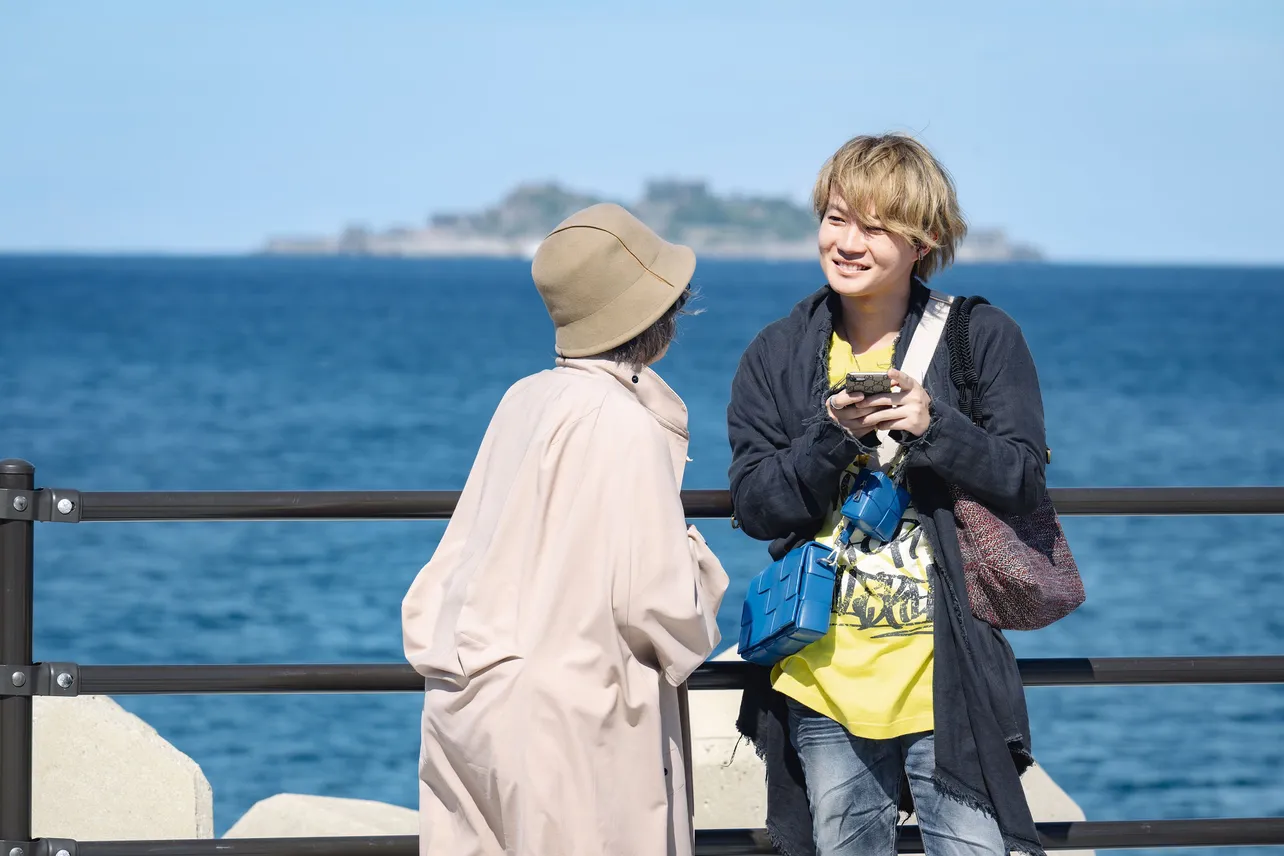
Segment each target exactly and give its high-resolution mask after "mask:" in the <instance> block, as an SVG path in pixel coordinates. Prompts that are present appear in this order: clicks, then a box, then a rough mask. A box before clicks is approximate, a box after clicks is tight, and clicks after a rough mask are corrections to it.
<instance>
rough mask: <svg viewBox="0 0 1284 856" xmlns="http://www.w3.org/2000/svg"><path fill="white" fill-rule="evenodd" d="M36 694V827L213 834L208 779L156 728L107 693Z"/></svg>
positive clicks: (59, 834) (42, 832) (91, 832)
mask: <svg viewBox="0 0 1284 856" xmlns="http://www.w3.org/2000/svg"><path fill="white" fill-rule="evenodd" d="M33 702H34V703H33V706H32V707H33V713H32V720H33V725H32V731H33V744H32V752H31V760H32V782H33V788H32V791H33V792H32V801H31V803H32V805H31V829H32V834H33V835H35V836H36V837H45V838H72V839H76V840H78V841H125V840H132V839H139V840H141V839H166V838H212V837H213V835H214V797H213V793H212V792H211V790H210V783H209V782H208V781H207V780H206V778H205V774H204V773H202V772H201V768H200V767H199V766H197V764H196V762H195V761H193V760H192V759H191V758H189V757H187V756H186V755H184V754H183V753H182V752H179V751H178V750H177V749H175V748H174V747H173V746H172V745H170V744H169V742H167V741H166V740H165V739H164V738H163V737H161V736H160V735H159V734H157V733H156V729H154V728H152V727H151V726H150V725H148V724H147V723H146V722H144V721H143V720H142V719H139V718H138V717H137V716H134V715H133V714H132V713H129V712H128V711H126V710H125V709H124V708H122V707H121V706H120V705H118V704H116V702H114V701H112V700H111V699H110V698H107V697H105V696H76V697H72V698H44V697H37V698H35V699H34V700H33Z"/></svg>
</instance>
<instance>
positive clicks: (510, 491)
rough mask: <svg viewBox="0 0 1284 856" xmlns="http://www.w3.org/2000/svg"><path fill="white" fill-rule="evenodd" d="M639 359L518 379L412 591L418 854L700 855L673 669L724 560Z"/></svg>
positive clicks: (405, 623)
mask: <svg viewBox="0 0 1284 856" xmlns="http://www.w3.org/2000/svg"><path fill="white" fill-rule="evenodd" d="M636 377H637V380H636V382H635V381H634V380H633V378H634V373H633V372H632V371H630V370H629V369H627V368H623V367H620V366H618V365H616V364H615V363H613V362H610V361H605V360H593V359H587V360H586V359H576V360H559V361H558V364H557V367H556V368H554V369H551V370H548V371H544V372H540V373H538V374H536V375H532V376H530V377H528V378H525V379H523V380H521V381H519V382H518V383H517V384H515V385H514V386H513V387H512V388H511V389H510V390H509V391H508V393H507V394H506V395H505V396H504V399H503V401H502V402H501V403H500V405H499V408H498V410H497V411H496V413H495V415H494V417H493V419H492V421H491V424H490V427H489V429H488V430H487V432H486V436H485V439H484V440H483V441H482V445H481V449H480V451H479V452H478V455H477V459H476V461H475V463H474V465H473V469H472V472H471V473H470V475H469V477H468V482H467V485H466V486H465V488H464V491H463V494H462V496H461V497H460V502H459V506H458V509H457V510H456V512H455V515H454V517H453V518H452V519H451V522H450V524H449V526H448V527H447V529H446V533H445V535H444V536H443V538H442V541H441V544H440V545H439V546H438V548H437V551H436V552H435V553H434V554H433V557H432V559H431V561H429V562H428V564H427V565H425V566H424V567H423V569H422V570H421V571H420V572H419V575H418V576H417V577H416V578H415V581H414V583H413V584H412V585H411V587H410V590H409V592H408V593H407V594H406V597H405V599H404V601H403V603H402V628H403V636H404V642H405V651H406V657H407V659H408V660H409V661H410V662H411V664H413V665H414V667H415V669H416V670H417V671H419V673H420V674H422V675H424V677H425V686H426V693H425V703H424V712H423V742H422V747H421V750H420V762H419V778H420V789H419V793H420V836H421V837H420V853H421V854H425V856H426V854H434V856H474V854H475V855H476V856H499V854H518V855H519V856H561V854H565V856H603V854H612V856H631V855H632V854H637V856H665V854H675V856H688V854H690V852H691V847H692V843H691V842H692V829H691V815H690V809H689V805H688V798H687V792H686V781H685V775H684V770H685V764H684V760H683V757H682V738H681V731H680V720H679V712H678V711H679V707H678V694H677V690H676V689H675V687H677V686H679V685H680V684H682V683H683V681H685V680H686V678H687V677H688V676H689V675H690V674H691V673H692V672H693V671H694V670H695V668H696V667H697V666H699V665H700V664H701V663H702V662H703V661H704V659H705V658H706V657H707V656H708V655H709V654H710V652H711V651H712V650H713V647H714V646H715V645H716V644H717V642H718V638H719V637H718V629H717V624H716V617H717V611H718V606H719V604H720V603H721V601H722V595H723V593H724V591H725V590H726V587H727V575H726V573H725V572H724V571H723V569H722V566H721V565H720V564H719V562H718V560H717V559H716V558H715V557H714V555H713V554H712V552H711V551H710V550H709V548H708V546H707V545H706V544H705V543H704V540H703V538H701V537H700V535H699V533H698V532H695V530H694V529H690V530H688V528H687V526H686V523H685V520H684V517H683V512H682V505H681V499H680V496H679V488H680V485H681V482H682V472H683V468H684V465H685V462H686V460H687V457H686V452H687V428H686V421H687V420H686V407H685V405H683V403H682V400H681V399H680V398H678V396H677V395H676V394H675V393H674V392H673V391H672V390H670V389H669V387H668V386H666V385H665V384H664V382H663V381H662V380H660V378H659V376H658V375H656V374H655V373H654V372H652V371H650V370H649V369H648V370H644V371H641V372H639V373H637V375H636Z"/></svg>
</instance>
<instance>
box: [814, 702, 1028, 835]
mask: <svg viewBox="0 0 1284 856" xmlns="http://www.w3.org/2000/svg"><path fill="white" fill-rule="evenodd" d="M789 739H790V741H791V742H792V743H793V745H794V749H795V750H797V752H798V757H799V758H800V759H801V761H802V766H803V775H804V776H805V778H806V781H807V800H808V802H809V803H810V804H811V813H812V822H813V828H812V837H813V839H814V840H815V842H816V853H817V856H895V854H896V819H897V813H898V809H897V806H898V805H899V803H900V786H901V771H902V770H904V772H905V773H906V775H907V777H908V778H909V785H910V793H911V794H912V795H913V797H914V809H915V813H916V814H917V816H918V826H919V829H921V830H922V833H923V848H924V850H926V852H927V856H1006V854H1007V850H1006V849H1005V848H1004V846H1003V835H1002V833H1000V832H999V826H998V824H997V823H996V822H995V820H994V818H992V817H990V816H989V815H987V814H985V813H984V812H980V811H977V810H976V809H974V808H972V807H970V806H967V805H965V804H963V803H961V802H959V801H958V800H954V799H950V798H948V797H946V796H944V795H943V794H941V793H940V792H939V791H938V790H937V789H936V787H935V786H934V785H933V784H932V770H933V769H934V768H935V766H936V751H935V742H934V739H933V736H932V733H931V732H924V733H921V734H907V735H905V736H904V737H894V738H891V739H889V740H867V739H865V738H863V737H856V736H855V735H853V734H852V733H851V732H850V731H848V730H847V729H846V728H844V727H843V726H842V725H839V724H838V723H837V722H834V721H833V720H832V719H830V718H829V717H827V716H823V715H821V714H819V713H816V712H815V711H813V710H810V709H809V708H807V707H805V706H803V705H801V704H799V703H798V702H796V701H794V700H793V699H790V700H789Z"/></svg>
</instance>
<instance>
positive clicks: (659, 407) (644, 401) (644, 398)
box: [557, 357, 689, 440]
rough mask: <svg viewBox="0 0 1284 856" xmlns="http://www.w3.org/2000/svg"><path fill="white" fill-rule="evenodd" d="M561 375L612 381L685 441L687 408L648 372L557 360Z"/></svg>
mask: <svg viewBox="0 0 1284 856" xmlns="http://www.w3.org/2000/svg"><path fill="white" fill-rule="evenodd" d="M557 367H558V368H559V369H561V370H563V371H572V372H582V373H584V374H589V375H600V376H603V377H611V378H614V379H615V380H616V381H617V382H618V383H619V384H620V386H622V387H624V389H625V390H627V391H628V392H629V394H631V395H633V396H634V397H636V398H637V400H638V403H639V404H641V405H642V406H643V407H645V408H646V409H647V411H648V412H649V413H650V414H651V415H652V416H654V417H655V420H656V421H657V422H659V423H660V424H661V425H663V426H664V427H665V428H667V429H668V430H670V431H672V432H673V433H675V434H677V435H678V436H679V437H681V438H682V439H683V440H686V439H688V437H689V435H688V433H687V406H686V404H685V403H684V402H683V401H682V399H681V398H680V397H679V396H678V394H677V393H676V392H674V391H673V390H672V389H671V388H670V387H669V385H668V384H667V383H665V382H664V380H663V379H661V377H660V376H659V375H658V374H656V373H655V372H654V371H652V370H651V369H650V368H644V369H642V370H641V371H638V372H635V371H633V369H632V368H630V367H629V366H622V365H620V364H619V363H617V362H615V361H614V360H604V359H596V358H567V357H558V358H557Z"/></svg>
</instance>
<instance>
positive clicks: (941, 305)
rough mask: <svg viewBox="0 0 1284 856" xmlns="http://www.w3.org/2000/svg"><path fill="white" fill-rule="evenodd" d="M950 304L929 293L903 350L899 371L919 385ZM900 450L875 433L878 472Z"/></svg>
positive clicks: (944, 297)
mask: <svg viewBox="0 0 1284 856" xmlns="http://www.w3.org/2000/svg"><path fill="white" fill-rule="evenodd" d="M954 302H955V301H954V298H953V296H951V295H948V294H943V293H941V292H939V291H936V290H932V291H930V292H929V293H928V298H927V305H926V306H924V307H923V315H922V317H921V318H919V319H918V324H916V325H915V326H914V332H913V333H911V334H910V343H909V348H907V349H906V351H905V359H904V360H903V361H902V362H901V371H903V372H905V374H907V375H909V376H910V377H912V378H914V380H915V381H917V382H918V383H920V384H921V383H922V382H923V378H924V377H925V376H926V375H927V367H928V366H929V365H931V363H932V355H933V354H935V353H936V347H937V345H939V344H940V342H941V336H942V335H944V333H945V329H946V326H947V324H948V322H949V318H950V316H951V314H952V313H951V311H950V307H951V305H952V304H953V303H954ZM900 448H901V447H900V445H899V444H898V443H896V441H894V440H893V439H892V438H891V435H890V434H889V432H887V431H879V432H878V466H879V468H880V469H883V470H886V469H887V467H889V466H890V465H891V463H892V460H893V459H894V458H895V457H896V453H897V452H899V451H900Z"/></svg>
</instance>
